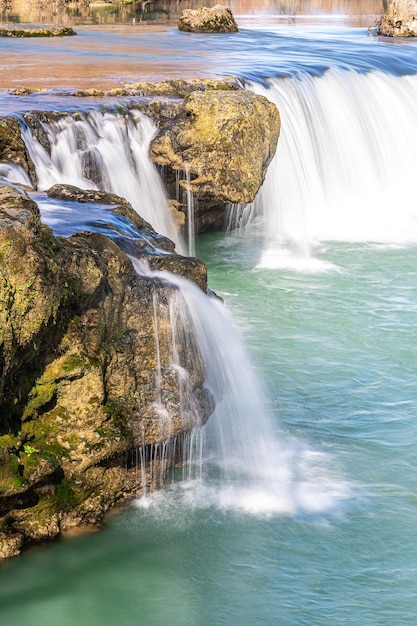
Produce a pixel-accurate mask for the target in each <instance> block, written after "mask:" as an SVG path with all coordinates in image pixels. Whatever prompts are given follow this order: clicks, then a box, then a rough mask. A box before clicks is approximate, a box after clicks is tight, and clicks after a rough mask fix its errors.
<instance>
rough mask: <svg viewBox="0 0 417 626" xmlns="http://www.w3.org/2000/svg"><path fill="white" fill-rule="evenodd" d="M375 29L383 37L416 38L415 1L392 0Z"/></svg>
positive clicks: (416, 11)
mask: <svg viewBox="0 0 417 626" xmlns="http://www.w3.org/2000/svg"><path fill="white" fill-rule="evenodd" d="M377 29H378V35H383V36H385V37H417V0H393V2H391V4H390V5H389V7H388V9H387V10H386V12H385V14H384V15H383V16H382V17H381V19H380V20H379V22H377Z"/></svg>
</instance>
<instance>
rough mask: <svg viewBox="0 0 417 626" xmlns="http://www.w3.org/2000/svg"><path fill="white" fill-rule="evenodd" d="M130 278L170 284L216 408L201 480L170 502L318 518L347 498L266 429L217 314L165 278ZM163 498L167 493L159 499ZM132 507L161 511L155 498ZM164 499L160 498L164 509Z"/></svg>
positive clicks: (335, 479)
mask: <svg viewBox="0 0 417 626" xmlns="http://www.w3.org/2000/svg"><path fill="white" fill-rule="evenodd" d="M134 264H135V267H136V269H137V271H138V273H142V274H143V273H145V272H146V273H147V275H151V276H152V277H158V278H160V279H162V280H163V281H164V283H165V284H167V283H168V284H172V285H173V286H174V287H175V289H176V290H177V294H180V298H177V299H176V303H177V306H178V307H179V308H180V309H181V311H179V312H178V315H179V318H181V319H182V320H183V323H185V324H189V325H190V326H191V327H192V328H193V331H194V334H195V336H196V339H197V343H198V346H199V349H200V352H201V356H202V359H203V363H204V365H205V369H206V382H205V384H206V386H207V387H208V389H209V390H210V391H211V393H212V394H213V396H214V399H215V403H216V410H215V412H214V414H213V415H212V416H211V417H210V419H209V421H208V423H207V424H206V426H205V427H204V431H205V432H204V438H203V446H204V449H203V453H202V456H203V465H202V474H201V478H200V479H197V480H192V481H191V483H189V484H184V483H181V484H180V485H174V486H173V487H172V488H171V492H170V491H168V494H169V493H172V494H173V500H174V502H176V503H178V501H179V500H180V501H182V502H183V504H185V505H187V506H193V507H200V508H206V507H215V508H219V509H222V510H234V511H240V512H245V513H248V514H256V515H275V514H296V513H301V512H311V513H317V512H323V511H328V510H330V509H334V508H335V507H337V505H338V504H339V503H340V502H341V501H343V500H346V499H348V498H349V497H351V489H350V487H349V485H348V484H347V483H346V482H345V481H344V480H343V479H342V478H341V476H340V475H338V472H337V471H336V469H335V467H334V465H333V464H332V463H331V460H330V458H329V457H328V456H327V455H326V454H324V453H321V452H319V451H315V450H313V449H311V448H310V447H309V446H307V445H306V444H304V443H302V442H300V441H295V440H290V439H289V438H288V437H284V436H283V435H282V433H280V432H279V430H278V429H275V428H274V427H273V422H272V415H271V414H270V412H269V410H268V408H267V406H266V402H265V399H264V396H263V393H262V391H261V389H260V386H259V383H258V380H257V378H256V375H255V373H254V371H253V368H252V367H251V365H250V362H249V359H248V356H247V354H246V351H245V348H244V345H243V343H242V341H241V339H240V337H239V335H238V333H237V331H236V329H235V327H234V325H233V323H232V321H231V320H230V318H229V317H228V315H227V313H226V311H225V308H224V306H223V304H222V303H220V302H219V301H218V300H217V299H215V298H209V297H208V296H207V295H206V294H204V293H203V292H202V291H201V290H200V289H199V288H198V287H196V286H195V285H194V284H193V283H191V282H190V281H188V280H186V279H185V278H182V277H179V276H174V275H173V274H170V273H169V272H152V273H151V274H149V270H147V269H146V268H144V267H143V265H142V264H138V263H137V262H135V261H134ZM166 497H167V498H169V495H167V496H166ZM138 506H143V507H145V508H149V507H152V506H155V507H156V508H158V507H159V506H161V499H160V497H159V496H158V495H157V496H155V497H153V496H147V498H146V500H144V501H142V500H141V501H139V503H138ZM163 506H166V500H165V496H164V505H163Z"/></svg>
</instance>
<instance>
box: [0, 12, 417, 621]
mask: <svg viewBox="0 0 417 626" xmlns="http://www.w3.org/2000/svg"><path fill="white" fill-rule="evenodd" d="M106 36H107V38H108V39H107V45H108V48H109V55H111V54H112V52H111V50H113V48H112V46H113V44H115V42H117V41H119V39H118V38H119V37H120V36H124V35H120V34H118V33H110V34H109V33H107V35H106ZM83 37H85V40H84V41H85V42H88V41H91V39H89V38H98V37H100V35H99V34H98V33H97V32H93V31H85V33H84V31H83V34H82V36H81V40H79V42H80V41H82V38H83ZM144 37H145V39H146V48H147V50H148V54H149V57H147V67H148V68H149V67H151V65H152V64H153V65H152V67H153V69H152V70H151V71H149V73H148V75H150V76H158V77H163V76H164V75H165V74H170V72H171V71H172V68H173V67H174V66H175V68H176V69H175V72H176V75H181V74H192V73H195V72H198V71H200V70H201V71H204V72H205V73H206V74H222V73H225V71H226V72H227V73H228V74H233V75H236V76H239V77H240V78H242V79H243V80H245V81H246V82H247V84H248V86H249V87H250V88H252V89H254V90H256V91H257V92H259V93H264V94H265V95H267V96H268V97H270V98H271V99H273V100H274V101H275V102H276V103H277V105H278V107H279V109H280V111H281V114H282V134H281V137H280V141H279V148H278V151H277V156H276V158H275V161H274V163H273V164H272V165H271V168H270V171H269V173H268V177H267V180H266V182H265V185H264V188H263V189H262V191H261V193H260V194H259V197H258V198H257V201H256V202H255V204H254V206H251V207H244V208H235V215H234V223H235V224H236V220H237V221H238V223H239V225H240V227H239V228H238V229H237V230H235V231H234V232H231V233H228V234H208V235H204V236H200V237H199V238H198V240H197V241H196V254H197V256H198V257H200V258H202V259H203V260H204V261H205V262H206V263H207V266H208V270H209V284H210V287H211V289H213V290H214V291H216V292H217V293H218V294H219V295H221V296H222V297H223V298H224V300H225V307H226V309H227V310H228V312H229V314H230V316H231V321H230V322H228V323H230V324H232V326H233V327H234V328H235V330H236V332H237V333H239V334H240V336H241V337H242V338H243V340H244V343H245V346H246V348H245V349H244V352H245V354H244V357H243V356H242V353H241V352H239V353H238V356H237V358H235V359H233V357H230V358H229V360H227V368H228V371H229V372H230V374H229V375H228V376H229V378H230V381H231V382H230V384H232V385H235V386H236V388H238V389H239V394H240V395H241V396H242V398H241V399H243V400H244V402H245V403H246V404H247V405H248V406H249V407H250V411H249V412H250V415H247V414H245V416H244V417H242V428H243V427H245V428H246V426H247V423H246V421H247V420H249V421H250V422H251V425H250V429H249V430H248V432H250V434H251V437H252V442H253V444H254V445H253V448H252V452H253V450H255V451H256V450H257V449H258V448H256V446H255V441H257V439H258V437H261V436H264V435H265V436H266V441H265V446H266V450H267V452H268V455H269V456H268V458H269V461H270V463H268V467H266V468H265V463H261V464H260V465H261V467H258V463H257V458H258V459H259V456H258V453H257V454H256V455H253V454H252V456H251V455H249V456H246V457H245V459H246V460H247V459H249V458H252V459H253V464H249V466H248V465H246V466H245V467H244V468H242V469H240V467H239V458H238V457H239V454H240V451H239V450H238V451H236V441H235V440H234V439H233V438H231V439H226V441H225V442H223V447H224V461H225V462H227V460H228V459H230V463H231V464H232V465H233V466H234V476H233V477H232V478H231V477H230V474H228V480H224V479H223V478H222V477H220V479H219V476H218V475H217V474H216V471H215V469H213V468H211V467H210V459H207V469H206V470H205V471H204V472H203V475H202V477H200V478H194V479H192V480H187V479H183V478H182V476H177V477H176V480H174V481H173V482H172V484H170V485H169V486H168V487H167V488H166V489H165V490H164V491H162V492H159V493H157V494H154V495H151V496H146V497H145V498H143V499H142V500H137V501H135V502H133V503H132V504H131V505H130V506H129V507H128V508H125V509H122V510H119V511H117V512H116V513H115V514H113V515H111V516H109V517H108V519H107V520H106V524H105V527H104V528H103V529H101V530H100V531H99V532H96V533H92V534H87V535H80V536H77V537H71V538H69V537H67V538H64V539H62V540H60V541H59V542H57V543H56V544H54V545H50V546H48V547H47V548H45V549H32V550H30V551H27V552H25V553H24V554H23V555H22V556H21V557H19V558H17V559H15V560H12V561H10V562H7V563H3V564H2V565H1V567H0V617H1V619H2V623H4V624H19V625H20V624H26V623H28V624H31V625H33V626H52V625H54V626H55V625H56V624H59V625H60V626H74V625H77V626H107V625H109V626H110V625H114V624H120V626H132V625H138V626H162V625H164V626H165V625H168V626H199V625H204V626H223V625H228V626H229V625H233V626H235V625H236V626H237V625H239V626H254V625H266V626H345V625H347V624H352V625H353V624H355V625H357V624H360V625H361V626H375V625H377V624H378V625H386V626H393V625H395V626H414V624H415V615H416V614H417V575H416V574H417V572H416V570H417V565H416V564H417V543H416V540H415V535H416V531H415V528H416V523H417V496H416V488H417V484H416V474H417V453H416V446H415V441H416V439H417V422H416V415H417V368H416V363H415V349H416V321H417V282H416V269H415V268H416V258H417V206H416V200H415V190H414V182H413V181H414V178H413V177H414V176H415V172H416V171H417V157H416V152H415V145H416V132H417V110H416V106H415V102H416V95H417V47H416V45H415V43H413V42H397V41H384V40H379V39H378V38H377V37H373V36H368V35H367V29H366V28H356V27H355V28H351V27H346V26H340V25H339V26H337V25H336V26H335V25H329V23H328V22H324V23H323V22H322V23H320V24H319V25H309V26H305V25H300V26H297V27H293V26H288V25H285V26H283V25H278V26H271V27H265V26H264V25H262V26H261V27H260V26H258V27H256V26H255V25H253V26H251V27H248V28H245V29H243V30H242V31H241V32H240V33H238V34H237V35H236V36H231V35H225V36H220V37H218V38H216V46H215V47H213V45H212V43H213V37H212V36H204V35H203V36H199V37H196V36H192V35H184V34H179V33H178V32H176V31H175V30H174V29H165V30H164V29H162V30H161V31H158V32H155V33H152V34H151V33H147V34H146V35H144ZM71 41H73V40H71ZM79 42H78V43H77V44H76V45H77V46H80V45H81V44H80V43H79ZM142 42H143V39H142ZM1 45H2V46H4V45H6V44H5V43H2V44H1ZM30 45H31V46H32V45H34V46H37V45H38V44H37V43H34V44H32V43H31V44H30ZM41 45H42V46H43V47H44V48H46V47H47V45H49V44H46V43H43V42H42V44H41ZM56 45H57V44H56V42H55V43H54V44H53V46H56ZM65 45H67V44H65ZM68 45H73V44H68ZM74 45H75V44H74ZM11 46H12V47H13V46H14V50H15V53H16V54H17V52H18V51H19V50H21V48H22V47H23V46H24V42H21V41H19V42H16V43H15V42H12V44H11ZM54 49H55V48H54V47H52V48H51V49H48V51H47V54H52V53H51V50H52V51H53V50H54ZM2 54H3V52H2ZM74 54H75V53H74ZM77 54H78V53H77ZM135 54H136V53H135ZM138 54H139V53H138ZM92 56H93V61H94V59H95V55H94V54H93V55H92ZM6 58H7V56H6ZM168 59H169V61H167V60H168ZM2 62H3V57H2ZM114 62H115V66H114V67H115V68H116V66H117V62H116V60H115V61H114ZM132 67H133V61H132ZM126 68H127V69H126ZM128 68H129V59H128V60H127V64H126V66H124V69H123V72H124V71H125V70H126V72H127V73H128V72H129V71H130V70H129V69H128ZM190 68H191V70H192V71H191V70H190ZM133 71H134V73H135V75H136V74H139V73H140V71H139V70H138V68H135V69H134V70H133ZM120 73H121V72H120V71H119V72H118V74H117V80H119V79H120ZM80 75H81V74H80ZM115 76H116V75H115ZM111 80H113V79H111ZM110 82H111V81H110ZM9 86H10V85H9ZM36 98H39V100H36ZM13 99H14V100H13ZM34 101H35V102H42V103H46V106H47V107H54V106H62V107H63V108H64V107H65V106H68V104H66V103H65V102H64V103H62V99H61V100H60V99H59V98H58V97H57V96H56V95H54V93H49V94H48V95H46V96H42V95H39V96H36V95H34V96H31V97H28V99H25V98H17V97H16V96H10V95H9V94H8V93H7V92H3V93H2V94H1V95H0V106H2V110H3V111H7V110H10V107H12V106H13V105H12V104H11V103H12V102H15V103H16V104H15V105H14V108H15V110H18V109H19V110H24V108H25V106H26V107H27V106H32V105H33V102H34ZM66 102H67V101H66ZM68 102H70V101H69V100H68ZM57 103H58V105H57ZM59 103H61V104H59ZM77 106H85V104H80V103H79V102H78V104H77ZM236 212H237V214H236ZM219 340H220V341H219V344H222V343H223V342H225V343H226V337H225V336H223V335H219ZM242 349H243V348H242ZM246 353H247V355H246ZM246 358H247V359H248V364H247V363H246ZM248 368H249V374H248V371H247V370H248ZM248 376H250V380H251V384H250V385H249V384H246V383H245V381H246V380H247V377H248ZM242 380H243V381H244V387H246V390H245V389H242ZM252 385H253V386H252ZM246 394H247V396H246ZM255 395H256V403H255V402H253V400H254V396H255ZM221 411H222V408H221V407H220V412H221ZM245 413H247V411H246V412H245ZM229 417H230V416H229V411H225V414H224V415H220V416H219V415H217V416H215V418H214V419H217V420H218V419H219V418H220V419H221V420H224V421H225V422H227V420H228V419H229ZM210 421H211V420H210ZM210 421H209V424H208V429H209V430H210ZM213 423H214V422H213ZM248 443H249V444H250V441H249V442H246V444H248ZM254 456H256V457H257V458H254Z"/></svg>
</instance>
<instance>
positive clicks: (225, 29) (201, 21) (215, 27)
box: [178, 4, 239, 33]
mask: <svg viewBox="0 0 417 626" xmlns="http://www.w3.org/2000/svg"><path fill="white" fill-rule="evenodd" d="M178 29H179V30H182V31H185V32H189V33H235V32H237V31H238V30H239V29H238V26H237V24H236V21H235V19H234V17H233V15H232V12H231V11H230V9H227V8H226V7H224V6H222V5H221V4H216V6H214V7H212V8H207V7H202V8H200V9H184V11H183V12H182V15H181V16H180V18H179V19H178Z"/></svg>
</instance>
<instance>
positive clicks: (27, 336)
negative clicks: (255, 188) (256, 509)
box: [0, 186, 213, 557]
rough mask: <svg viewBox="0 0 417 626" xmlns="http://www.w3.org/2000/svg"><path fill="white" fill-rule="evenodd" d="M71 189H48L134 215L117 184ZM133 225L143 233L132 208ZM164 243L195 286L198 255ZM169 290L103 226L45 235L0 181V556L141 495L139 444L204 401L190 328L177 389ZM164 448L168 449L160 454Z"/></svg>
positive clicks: (182, 425)
mask: <svg viewBox="0 0 417 626" xmlns="http://www.w3.org/2000/svg"><path fill="white" fill-rule="evenodd" d="M78 191H79V198H77V189H76V188H75V187H70V186H55V187H54V188H53V190H51V192H50V195H52V196H53V197H55V198H56V197H60V198H70V199H71V200H72V201H74V200H77V199H78V200H79V201H82V202H87V201H88V202H92V201H96V202H100V203H110V204H112V205H114V206H115V211H117V212H118V214H122V215H124V216H125V217H126V218H127V219H129V216H130V215H132V212H133V214H134V211H133V209H132V208H131V207H130V206H126V205H127V203H126V201H123V199H120V198H118V197H117V196H113V195H112V194H107V193H105V192H86V191H81V190H78ZM142 227H143V228H144V232H145V236H146V237H148V236H150V235H149V225H148V224H146V222H143V221H141V219H140V218H138V219H137V220H136V228H142ZM154 235H155V237H157V234H156V233H154ZM151 236H152V235H151ZM158 243H159V245H164V242H163V241H162V242H161V240H160V239H158ZM166 251H167V253H168V254H166V255H165V254H163V255H161V258H159V257H157V256H156V257H155V255H153V257H154V259H155V260H156V262H155V266H156V267H158V268H160V269H169V270H170V271H175V272H177V273H179V274H181V275H186V276H187V277H189V278H193V277H196V278H197V282H198V283H199V284H200V286H201V287H202V288H203V289H205V286H206V280H205V276H206V275H205V268H204V265H203V264H202V263H201V262H199V261H197V260H196V259H187V258H184V257H180V256H178V255H176V254H174V253H173V252H172V248H171V245H170V242H168V243H167V248H166ZM139 253H140V248H139ZM142 254H143V255H144V256H145V257H146V251H145V250H143V251H142ZM171 293H172V290H171V289H170V287H169V285H167V284H166V283H165V284H164V283H161V282H160V281H158V280H155V279H153V280H152V279H149V278H146V277H140V276H138V275H137V273H136V272H135V271H134V269H133V266H132V264H131V261H130V260H129V258H128V256H127V255H126V254H125V253H124V252H123V251H122V250H121V249H120V247H119V246H118V245H116V243H114V242H113V241H112V240H111V239H109V238H108V237H105V236H103V235H101V234H97V233H82V234H78V235H74V236H72V237H70V238H68V239H63V238H61V237H59V238H56V237H54V236H53V234H52V232H51V231H50V229H49V228H48V227H46V226H44V225H42V224H41V222H40V214H39V209H38V207H37V205H36V203H35V202H33V201H32V200H31V199H30V198H29V196H27V195H26V194H25V193H21V192H20V191H19V190H17V189H15V188H13V187H7V186H3V187H0V381H1V383H0V557H9V556H13V555H15V554H18V553H19V551H20V550H21V548H22V547H23V546H24V545H25V544H28V543H33V542H39V541H44V540H47V539H51V538H53V537H54V536H56V535H57V534H58V533H60V532H61V531H62V530H65V529H68V528H70V527H71V526H74V525H79V524H83V523H96V522H97V521H98V520H100V519H101V518H102V516H103V514H104V513H105V512H106V511H107V510H108V509H109V508H110V507H111V506H113V505H114V503H115V502H117V501H118V500H120V499H122V498H124V497H126V496H127V495H130V494H135V493H140V490H141V489H142V488H143V484H142V479H141V472H140V471H137V468H136V465H135V462H136V459H137V452H136V451H137V449H138V448H139V447H142V449H146V448H149V447H151V446H152V445H155V444H157V443H160V442H167V441H173V439H174V438H176V437H181V436H183V435H184V434H185V433H187V432H189V431H190V429H192V428H193V427H195V426H196V425H199V424H203V423H204V422H205V421H206V419H207V418H208V416H209V415H210V413H211V412H212V409H213V406H212V400H211V396H210V394H209V393H208V392H207V391H206V390H205V388H204V377H205V374H204V367H203V364H202V361H201V357H200V354H199V351H198V347H197V346H196V344H195V340H194V338H193V335H192V330H191V329H190V327H188V326H187V327H186V328H183V329H182V335H181V340H180V339H178V343H177V344H176V346H175V353H176V354H178V359H179V364H180V366H181V367H182V368H183V371H184V373H185V372H187V373H188V374H187V376H188V378H187V381H188V382H187V394H184V388H182V391H180V389H179V385H178V376H177V372H176V370H175V368H174V367H173V365H172V361H171V359H172V350H173V347H172V337H173V330H172V325H171V321H170V317H169V315H168V314H167V307H166V303H167V301H168V299H169V297H170V295H171ZM155 307H157V310H158V312H160V315H161V317H160V323H159V333H158V335H159V345H158V350H157V349H156V339H155V328H154V318H155ZM157 353H158V355H159V363H160V368H161V376H160V377H157V376H156V370H157ZM157 379H158V381H159V382H158V390H157V391H158V394H157V393H156V385H157V383H156V380H157ZM157 396H158V397H159V398H160V399H161V401H162V400H163V405H164V406H165V407H167V409H166V411H165V413H163V415H161V408H160V405H159V404H158V397H157ZM184 396H186V398H185V404H184ZM168 417H169V419H168ZM172 460H173V459H172V458H171V459H170V458H169V454H167V457H166V460H165V461H163V460H161V461H160V463H161V464H162V463H164V462H166V463H169V462H170V461H172ZM166 469H168V467H167V468H166ZM160 472H161V473H160V474H159V473H158V476H159V475H161V476H162V475H163V474H164V466H161V469H160ZM148 487H149V485H148Z"/></svg>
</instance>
